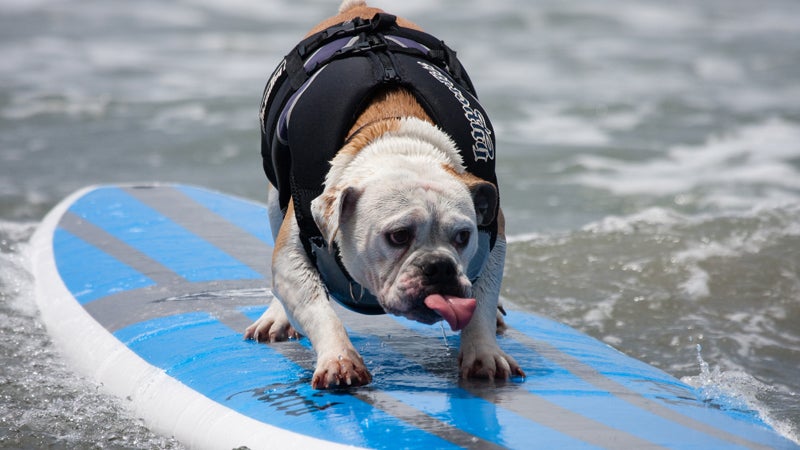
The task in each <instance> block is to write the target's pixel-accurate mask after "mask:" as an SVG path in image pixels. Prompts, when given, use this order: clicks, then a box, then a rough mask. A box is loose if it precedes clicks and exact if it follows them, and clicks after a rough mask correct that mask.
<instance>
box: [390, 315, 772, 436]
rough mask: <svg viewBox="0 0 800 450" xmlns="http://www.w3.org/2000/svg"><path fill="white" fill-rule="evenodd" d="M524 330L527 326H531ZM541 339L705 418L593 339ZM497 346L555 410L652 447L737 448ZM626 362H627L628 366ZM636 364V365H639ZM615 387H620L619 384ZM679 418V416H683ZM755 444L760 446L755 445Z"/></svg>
mask: <svg viewBox="0 0 800 450" xmlns="http://www.w3.org/2000/svg"><path fill="white" fill-rule="evenodd" d="M510 315H513V316H514V317H515V319H512V320H509V318H508V317H507V318H506V322H507V323H508V324H509V325H511V326H514V327H515V328H517V329H521V330H522V331H523V332H524V333H525V334H529V335H530V334H533V335H537V336H541V334H539V333H541V332H542V330H541V329H539V330H532V329H531V328H530V327H528V328H526V327H525V326H523V325H522V324H520V323H514V322H515V321H516V322H520V321H521V319H520V316H525V319H526V320H528V321H531V320H532V321H535V322H536V323H537V325H539V326H544V327H547V326H549V325H550V322H551V321H549V320H547V319H543V318H541V319H540V318H538V317H536V316H535V315H530V314H525V313H521V312H513V313H511V314H510ZM396 320H397V321H398V322H401V323H402V324H403V325H404V326H406V327H409V328H411V329H414V330H415V331H416V332H418V333H420V334H423V335H427V336H429V337H438V338H439V339H442V337H441V335H442V331H441V329H440V327H438V326H429V325H424V324H419V323H417V322H413V321H409V320H406V319H402V318H396ZM527 325H530V323H528V324H527ZM520 326H522V328H520ZM546 333H547V334H546V336H547V341H548V343H550V344H557V343H558V342H562V341H567V342H570V343H572V344H573V345H574V343H575V342H578V341H582V342H581V344H582V345H583V346H585V347H582V348H581V353H580V356H582V357H587V356H589V355H590V354H591V353H592V350H594V354H593V355H592V359H593V360H592V363H591V364H597V361H595V358H599V359H602V360H604V361H605V362H604V363H603V364H604V365H605V369H608V370H606V372H605V373H603V372H599V373H600V374H601V375H602V376H608V377H612V376H616V377H617V378H619V377H627V380H626V381H627V382H628V383H627V384H628V386H626V387H627V388H629V389H630V390H631V391H632V392H636V393H637V394H639V395H641V396H642V397H645V398H650V399H651V400H654V401H658V402H659V403H660V404H661V405H663V406H665V407H667V406H672V405H680V404H684V405H687V406H686V407H684V408H683V409H684V410H687V409H694V410H700V411H705V412H707V413H708V412H709V411H708V410H707V408H705V407H704V406H702V404H701V403H699V402H698V401H697V400H696V399H694V397H693V395H694V394H693V392H692V391H691V389H690V388H689V387H688V386H686V385H684V384H683V383H680V382H679V381H677V380H676V379H674V378H673V377H671V376H669V375H667V374H665V373H664V372H661V371H660V370H658V369H655V368H653V367H650V366H647V365H645V364H642V363H639V367H638V369H640V371H641V372H640V373H636V371H634V372H633V373H624V370H625V368H626V367H627V365H628V364H629V363H632V362H633V361H636V360H633V359H630V358H628V357H627V356H625V355H622V354H621V353H619V352H617V351H616V350H614V349H612V348H610V347H608V346H606V345H604V344H602V343H600V342H598V341H596V340H595V339H593V338H591V337H589V336H586V335H582V334H580V333H578V332H576V331H575V330H573V329H571V328H568V327H566V326H563V325H560V324H558V323H554V327H553V328H548V329H547V331H546ZM447 342H448V344H447V345H448V346H450V347H451V348H454V349H457V348H458V345H459V337H458V335H454V334H452V333H447ZM499 343H500V345H501V347H502V348H503V350H504V351H506V352H508V353H509V354H511V355H513V356H514V357H515V358H516V359H517V362H519V363H520V365H521V366H522V367H523V368H524V369H525V370H526V371H527V374H528V378H526V380H525V383H524V387H525V389H526V390H527V391H528V392H530V393H532V394H534V395H537V396H539V397H541V398H543V399H545V400H547V401H549V402H551V403H553V404H554V405H558V406H560V407H563V408H565V409H567V410H569V411H572V412H574V413H576V414H578V415H580V416H583V417H586V418H589V419H592V420H594V421H597V422H599V423H602V424H604V425H606V426H608V427H611V428H614V429H617V430H620V431H621V432H624V433H627V434H629V435H632V436H636V437H639V438H641V439H644V440H647V441H650V442H653V443H654V444H655V445H666V446H675V445H679V446H680V443H683V444H685V445H689V446H691V445H696V444H697V443H699V442H701V443H703V445H707V446H709V448H711V447H713V448H741V447H739V446H737V445H735V444H733V443H731V442H728V441H725V440H722V439H720V438H718V437H716V436H713V435H710V434H706V433H704V432H702V431H698V430H695V429H692V428H688V427H686V426H684V425H682V424H680V423H677V422H672V421H670V420H668V419H666V418H663V417H660V416H658V415H656V414H653V413H651V412H649V411H647V410H645V409H642V408H639V407H637V406H636V405H632V404H630V403H628V402H626V401H625V400H624V399H622V398H619V397H616V396H614V395H612V394H611V393H609V392H606V391H603V390H600V389H598V388H597V387H595V386H592V385H591V384H589V383H587V382H586V381H584V380H582V379H580V378H579V377H577V376H575V375H574V374H572V373H571V372H570V371H569V370H567V369H566V368H564V367H561V366H560V365H559V364H557V363H555V362H554V361H551V360H549V359H548V358H545V357H543V356H542V355H539V354H537V353H535V352H533V351H531V349H530V348H528V347H527V346H525V345H523V344H521V343H519V342H517V341H515V340H514V339H510V338H501V339H500V340H499ZM584 350H585V352H584ZM598 355H599V356H598ZM572 356H575V355H572ZM629 359H630V361H628V360H629ZM636 362H637V363H638V361H636ZM587 364H590V363H587ZM595 369H596V367H595ZM614 381H617V382H618V383H620V380H619V379H615V380H614ZM620 384H623V383H620ZM559 386H560V387H568V390H559V389H558V388H555V387H559ZM682 395H683V396H686V395H689V396H692V400H688V401H687V399H686V398H685V397H682ZM579 397H580V398H579ZM678 412H679V413H684V411H683V410H681V411H678ZM713 413H716V414H713ZM684 415H688V414H684ZM710 415H719V416H722V420H723V422H724V420H725V417H724V415H723V414H720V413H719V411H713V412H712V414H710ZM709 425H712V426H714V427H717V428H719V429H721V430H725V431H728V430H730V429H731V427H736V426H737V424H735V423H721V422H719V421H716V422H715V423H710V424H709ZM738 426H739V427H741V424H738ZM748 428H752V427H748ZM750 431H752V430H750ZM756 431H758V430H756ZM741 434H742V435H743V437H745V438H747V439H748V440H751V441H752V440H754V438H753V435H752V434H751V433H749V432H742V433H741ZM766 437H768V438H772V444H774V443H775V436H774V434H771V435H770V434H769V433H767V435H766ZM755 441H756V442H761V441H760V440H755Z"/></svg>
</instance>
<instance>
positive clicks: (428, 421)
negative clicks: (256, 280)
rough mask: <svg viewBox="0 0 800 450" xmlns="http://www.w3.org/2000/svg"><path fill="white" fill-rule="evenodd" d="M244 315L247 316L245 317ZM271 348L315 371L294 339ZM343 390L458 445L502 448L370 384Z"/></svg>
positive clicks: (485, 449) (486, 449) (307, 351)
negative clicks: (371, 386)
mask: <svg viewBox="0 0 800 450" xmlns="http://www.w3.org/2000/svg"><path fill="white" fill-rule="evenodd" d="M245 318H246V317H245ZM269 345H270V348H271V349H272V350H274V351H276V352H278V353H280V354H281V356H283V357H284V358H286V359H288V360H290V361H292V362H293V363H295V364H297V365H298V366H300V367H302V368H303V369H305V370H308V371H311V372H313V371H314V368H315V367H314V365H315V361H316V355H315V354H314V352H313V350H311V349H309V348H307V347H304V346H302V345H300V344H299V343H297V342H295V341H288V342H277V343H272V344H269ZM343 392H346V393H347V394H349V395H351V396H353V397H355V398H357V399H359V400H361V401H362V402H364V403H367V404H369V405H371V406H372V407H374V408H376V409H379V410H382V411H384V412H385V413H387V414H389V415H391V416H392V417H395V418H396V419H398V420H401V421H403V422H406V423H408V424H410V425H411V426H413V427H414V428H417V429H419V430H422V431H425V432H427V433H430V434H432V435H434V436H438V437H440V438H442V439H444V440H446V441H448V442H451V443H453V444H455V445H457V446H460V447H463V448H470V449H478V450H495V449H502V448H505V447H503V446H501V445H498V444H495V443H494V442H491V441H487V440H485V439H482V438H480V437H478V436H475V435H474V434H472V433H469V432H467V431H464V430H462V429H459V428H457V427H454V426H452V425H450V424H448V423H446V422H443V421H441V420H439V419H437V418H435V417H433V416H431V415H428V414H426V413H425V412H423V411H420V410H418V409H416V408H414V407H412V406H410V405H408V404H405V403H403V402H401V401H400V400H397V399H396V398H394V397H392V396H391V395H389V394H388V393H385V392H382V391H380V390H378V389H373V388H370V387H369V386H366V387H360V388H354V389H348V390H345V391H343Z"/></svg>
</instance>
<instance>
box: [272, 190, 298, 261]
mask: <svg viewBox="0 0 800 450" xmlns="http://www.w3.org/2000/svg"><path fill="white" fill-rule="evenodd" d="M292 218H294V201H293V200H292V199H289V206H288V207H287V208H286V215H285V216H284V219H283V223H282V224H281V228H280V230H278V236H277V238H276V239H275V247H274V249H275V250H274V251H273V252H272V263H273V267H274V264H275V258H277V257H278V255H279V254H280V252H281V249H283V248H286V247H288V246H289V244H290V241H291V238H292V233H291V231H290V223H291V220H290V219H292Z"/></svg>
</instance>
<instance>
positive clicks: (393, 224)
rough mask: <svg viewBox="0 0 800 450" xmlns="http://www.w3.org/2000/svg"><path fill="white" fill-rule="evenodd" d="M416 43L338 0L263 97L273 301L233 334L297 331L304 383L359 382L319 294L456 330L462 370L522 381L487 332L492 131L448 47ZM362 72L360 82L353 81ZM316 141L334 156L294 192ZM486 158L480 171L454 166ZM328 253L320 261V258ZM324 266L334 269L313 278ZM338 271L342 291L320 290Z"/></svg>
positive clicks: (497, 235) (392, 24) (493, 264)
mask: <svg viewBox="0 0 800 450" xmlns="http://www.w3.org/2000/svg"><path fill="white" fill-rule="evenodd" d="M425 36H427V37H430V36H429V35H424V34H422V32H421V30H419V28H418V27H417V26H415V25H414V24H413V23H411V22H408V21H407V20H404V19H401V18H395V17H394V16H390V15H388V14H385V13H383V11H381V10H379V9H375V8H370V7H367V6H366V4H365V2H364V1H358V0H355V1H354V0H346V1H344V2H343V3H342V5H341V6H340V9H339V15H337V16H335V17H332V18H330V19H328V20H326V21H324V22H322V23H320V24H319V25H317V27H315V28H314V29H313V30H312V31H311V32H310V33H309V35H308V36H307V39H306V40H304V41H303V43H302V45H299V46H298V47H297V48H296V49H295V50H293V53H291V54H290V55H289V56H287V58H286V59H284V61H283V62H282V63H281V65H279V67H278V69H276V71H275V73H274V74H273V75H272V77H271V78H270V81H269V83H268V85H267V88H266V90H265V94H264V100H263V104H262V111H261V119H262V153H263V154H264V158H265V170H266V171H267V175H268V177H269V178H270V181H271V182H272V184H273V185H275V186H276V187H277V188H278V189H272V190H271V192H270V196H269V197H270V198H269V207H270V222H271V225H272V229H273V230H278V232H277V235H276V236H275V249H274V252H273V258H272V271H273V292H274V294H275V296H276V298H277V299H278V300H279V301H274V302H272V304H271V305H270V306H269V308H268V309H267V311H266V312H265V313H264V314H263V315H262V316H261V317H260V318H259V319H258V320H257V321H256V322H255V323H254V324H253V325H251V326H250V327H248V328H247V331H246V333H245V337H246V338H248V339H255V340H257V341H269V342H274V341H279V340H285V339H288V338H290V337H297V336H299V335H301V334H302V335H305V336H307V337H308V338H309V339H310V341H311V343H312V345H313V347H314V350H315V352H316V355H317V363H316V370H315V372H314V376H313V379H312V385H313V386H314V387H315V388H318V389H325V388H334V387H342V386H357V385H363V384H366V383H369V382H370V380H371V375H370V373H369V371H368V370H367V368H366V367H365V365H364V361H363V360H362V358H361V356H360V355H359V353H358V352H357V351H356V349H355V348H354V347H353V344H352V343H351V342H350V339H349V338H348V336H347V333H346V331H345V328H344V326H343V325H342V322H341V321H340V319H339V318H338V317H337V315H336V313H335V311H334V309H333V307H332V305H331V303H330V299H331V298H334V299H336V300H341V299H342V297H343V296H344V297H352V299H351V300H352V302H351V303H353V302H354V303H358V302H359V301H361V300H362V297H363V295H364V293H367V295H369V296H371V298H372V299H373V301H374V302H375V305H373V306H374V307H376V308H378V309H379V312H386V313H390V314H395V315H398V316H403V317H406V318H409V319H412V320H416V321H419V322H422V323H426V324H432V323H435V322H437V321H440V320H445V321H447V323H448V324H449V325H450V327H451V328H452V329H453V330H460V331H461V348H460V353H459V365H460V368H459V370H460V374H461V376H462V377H464V378H490V379H507V378H509V377H512V376H524V373H523V371H522V369H520V367H519V365H518V364H517V363H516V361H514V359H513V358H512V357H510V356H509V355H507V354H506V353H504V352H503V351H502V350H501V349H500V348H499V347H498V345H497V340H496V333H497V331H498V329H502V327H503V324H502V318H501V316H500V315H499V314H498V297H499V293H500V283H501V278H502V275H503V265H504V259H505V250H506V243H505V236H504V229H503V228H504V223H503V222H504V219H503V215H502V212H501V211H500V208H499V204H498V202H499V196H498V190H497V187H496V181H495V180H493V177H494V174H493V170H494V141H493V139H494V138H493V136H492V135H491V133H492V131H491V126H490V124H488V120H487V119H486V118H485V117H484V114H483V113H482V109H480V106H479V104H478V103H477V99H476V98H475V97H474V96H473V95H472V94H471V93H470V90H471V89H472V87H471V82H469V80H468V78H466V73H461V72H462V71H463V68H461V67H460V64H459V63H458V61H457V60H456V59H455V53H454V52H452V51H449V49H447V48H446V46H443V45H444V44H443V43H441V41H437V40H428V39H427V37H425ZM439 45H441V46H443V47H439ZM358 64H362V65H363V67H366V68H367V69H366V70H362V69H363V68H362V69H358V67H359V66H358ZM293 66H294V67H293ZM353 67H356V69H353ZM373 69H374V70H373ZM293 71H294V72H293ZM348 74H352V75H348ZM337 77H338V78H337ZM325 79H330V80H334V81H322V80H325ZM364 79H369V80H371V81H370V83H372V85H370V86H368V87H367V88H362V87H361V85H363V84H365V82H364ZM336 80H339V81H336ZM342 80H345V81H344V82H342ZM415 80H419V81H420V82H419V83H418V84H419V85H425V86H424V87H418V86H417V83H415ZM367 84H369V83H367ZM284 85H285V86H284ZM465 85H466V86H465ZM353 96H356V97H358V98H356V99H354V100H348V98H349V97H353ZM433 96H436V97H440V98H434V99H432V98H431V97H433ZM331 98H333V99H334V101H326V100H330V99H331ZM320 99H322V100H320ZM440 100H441V101H440ZM304 102H305V103H304ZM348 102H349V103H351V104H352V105H353V106H341V105H342V104H346V103H348ZM348 107H349V108H351V109H350V110H347V108H348ZM342 108H343V109H342ZM304 111H306V112H304ZM309 111H310V112H309ZM342 111H350V112H342ZM353 111H355V114H354V115H352V116H351V117H347V116H348V115H349V114H351V113H352V112H353ZM341 124H344V125H345V126H344V129H343V130H342V131H341V133H339V134H336V132H337V128H336V127H337V126H338V127H339V128H342V125H341ZM332 136H333V137H332ZM293 147H297V148H293ZM300 147H302V149H301V148H300ZM465 147H466V148H465ZM324 148H330V149H333V150H328V151H329V152H331V153H332V155H331V157H330V158H327V157H325V159H324V161H326V164H325V167H323V168H322V169H321V170H323V173H324V180H319V181H318V182H316V184H317V185H319V192H317V193H313V194H309V192H313V190H314V189H313V188H314V183H315V182H314V181H313V179H312V180H311V181H308V174H307V172H305V171H304V169H303V164H304V163H305V159H304V158H305V157H306V156H308V155H312V154H313V155H312V156H308V157H309V158H311V159H314V157H316V158H317V159H319V157H318V153H319V152H323V154H324V151H323V150H322V149H324ZM286 152H290V153H286ZM295 152H297V153H295ZM298 155H299V156H298ZM304 155H305V156H304ZM328 161H329V162H328ZM488 163H491V170H492V174H491V176H490V177H489V176H484V177H481V176H478V175H476V174H475V173H474V172H475V171H471V170H469V169H470V167H473V166H474V167H479V165H480V164H488ZM317 170H320V169H317ZM481 170H484V169H482V168H479V169H477V171H481ZM282 171H283V172H286V173H283V174H281V173H280V172H282ZM312 171H313V170H312ZM486 178H490V179H491V180H487V179H486ZM304 183H305V184H304ZM308 186H310V187H311V188H308ZM307 188H308V189H307ZM309 224H310V225H309ZM309 230H311V231H309ZM315 243H316V244H315ZM320 249H323V251H322V252H320ZM323 253H324V254H327V255H328V256H327V257H326V256H325V255H324V254H323ZM331 255H333V256H331ZM331 257H333V258H334V260H335V258H338V261H336V263H335V264H333V266H334V268H331V264H328V265H327V266H325V263H323V262H321V260H323V259H328V260H330V259H331ZM336 266H339V268H341V270H342V272H345V273H346V278H342V277H341V276H337V275H330V274H329V273H328V272H331V271H332V272H336V270H337V268H336ZM476 268H477V270H476ZM470 272H476V274H475V275H472V274H471V273H470ZM337 277H338V278H340V279H346V280H348V281H347V282H346V283H349V284H348V285H349V288H348V289H341V288H337V287H335V286H333V284H334V282H333V281H331V279H333V278H337ZM339 284H341V283H339ZM353 286H357V288H356V289H354V288H353ZM342 290H344V291H345V293H344V295H336V294H337V293H338V294H341V291H342ZM348 290H349V295H348V292H347V291H348ZM347 306H351V307H352V306H353V305H347ZM356 306H358V305H356ZM354 309H357V308H354Z"/></svg>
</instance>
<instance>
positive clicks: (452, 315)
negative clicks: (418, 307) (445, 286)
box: [425, 294, 478, 331]
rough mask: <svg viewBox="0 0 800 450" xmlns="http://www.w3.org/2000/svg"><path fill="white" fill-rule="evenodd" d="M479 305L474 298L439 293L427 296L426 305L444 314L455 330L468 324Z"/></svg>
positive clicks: (441, 314) (443, 316) (444, 317)
mask: <svg viewBox="0 0 800 450" xmlns="http://www.w3.org/2000/svg"><path fill="white" fill-rule="evenodd" d="M477 305H478V303H477V302H476V301H475V299H474V298H459V297H452V296H450V295H439V294H432V295H429V296H427V297H425V306H427V307H428V308H430V309H432V310H434V311H436V313H438V314H439V315H440V316H442V318H443V319H444V320H446V321H447V323H448V324H449V325H450V328H451V329H452V330H453V331H458V330H460V329H462V328H464V327H465V326H467V324H468V323H469V320H470V319H471V318H472V313H474V312H475V307H476V306H477Z"/></svg>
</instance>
